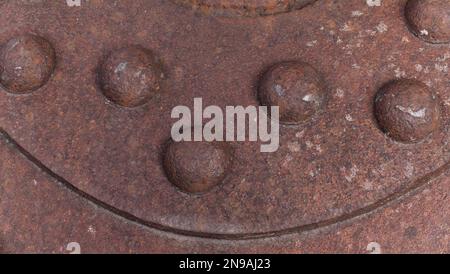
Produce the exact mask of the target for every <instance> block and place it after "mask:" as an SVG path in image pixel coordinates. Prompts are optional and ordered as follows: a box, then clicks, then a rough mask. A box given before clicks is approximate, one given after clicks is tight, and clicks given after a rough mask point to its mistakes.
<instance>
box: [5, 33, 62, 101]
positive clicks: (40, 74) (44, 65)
mask: <svg viewBox="0 0 450 274" xmlns="http://www.w3.org/2000/svg"><path fill="white" fill-rule="evenodd" d="M55 63H56V57H55V51H54V49H53V47H52V45H51V44H50V43H49V42H48V41H47V40H45V39H44V38H42V37H40V36H36V35H32V34H26V35H22V36H19V37H15V38H12V39H11V40H9V41H8V42H7V43H6V44H4V45H3V47H2V48H1V50H0V83H1V85H2V86H3V87H4V88H5V89H6V90H7V91H8V92H11V93H15V94H25V93H30V92H32V91H35V90H37V89H39V88H40V87H42V86H43V85H45V83H47V81H48V80H49V79H50V77H51V75H52V73H53V71H54V68H55Z"/></svg>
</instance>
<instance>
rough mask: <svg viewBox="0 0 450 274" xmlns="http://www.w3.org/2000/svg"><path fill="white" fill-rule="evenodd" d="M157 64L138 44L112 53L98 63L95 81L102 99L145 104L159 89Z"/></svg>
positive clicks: (161, 75) (135, 105)
mask: <svg viewBox="0 0 450 274" xmlns="http://www.w3.org/2000/svg"><path fill="white" fill-rule="evenodd" d="M163 78H164V74H163V71H162V67H161V65H160V64H159V63H158V61H157V59H156V57H155V56H154V55H153V53H152V52H151V51H150V50H147V49H144V48H142V47H139V46H135V47H128V48H123V49H120V50H117V51H114V52H112V53H111V54H110V55H109V56H108V57H107V59H106V60H105V61H104V62H103V64H102V65H101V66H100V71H99V84H100V86H101V89H102V92H103V94H104V95H105V97H106V98H108V99H109V100H110V101H112V102H113V103H115V104H117V105H120V106H123V107H130V108H133V107H138V106H141V105H144V104H145V103H147V102H148V101H149V100H150V99H151V98H152V97H153V96H154V95H155V93H157V92H159V91H160V89H161V81H162V79H163Z"/></svg>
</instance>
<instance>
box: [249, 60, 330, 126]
mask: <svg viewBox="0 0 450 274" xmlns="http://www.w3.org/2000/svg"><path fill="white" fill-rule="evenodd" d="M258 96H259V100H260V102H261V104H262V105H264V106H279V107H280V122H281V123H283V124H299V123H302V122H304V121H306V120H308V119H310V118H312V117H313V116H314V115H315V114H317V113H318V112H320V111H321V110H322V108H323V107H324V104H325V101H326V87H325V83H324V80H323V79H322V77H321V75H320V74H319V72H318V71H317V70H315V69H314V68H313V67H312V66H311V65H309V64H306V63H302V62H283V63H279V64H277V65H275V66H273V67H271V68H270V69H269V70H268V71H267V72H266V73H265V74H264V75H263V77H262V79H261V82H260V85H259V92H258Z"/></svg>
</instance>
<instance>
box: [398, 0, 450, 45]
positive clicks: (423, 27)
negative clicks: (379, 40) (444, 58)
mask: <svg viewBox="0 0 450 274" xmlns="http://www.w3.org/2000/svg"><path fill="white" fill-rule="evenodd" d="M405 16H406V19H407V21H408V25H409V28H410V29H411V31H412V32H413V33H414V34H416V35H417V36H419V37H420V38H422V39H423V40H425V41H426V42H429V43H435V44H440V43H450V1H448V0H409V1H408V3H407V4H406V10H405Z"/></svg>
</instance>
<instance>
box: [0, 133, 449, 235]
mask: <svg viewBox="0 0 450 274" xmlns="http://www.w3.org/2000/svg"><path fill="white" fill-rule="evenodd" d="M0 135H1V137H2V138H4V139H5V140H6V142H7V143H9V144H11V145H12V146H13V147H14V149H15V150H17V151H18V152H19V153H20V154H21V155H22V156H24V157H25V158H26V159H27V160H28V161H30V162H31V163H32V164H34V165H35V166H36V167H37V168H38V169H40V170H41V171H42V172H44V173H45V174H46V175H48V176H50V177H51V178H53V179H54V180H56V182H57V183H58V184H59V185H60V186H62V187H63V188H66V189H68V190H69V191H71V192H73V193H75V194H77V195H78V196H80V197H82V198H84V199H86V200H87V201H88V202H90V203H92V204H93V205H95V206H98V207H100V208H102V209H104V210H106V211H108V212H110V213H112V214H114V215H117V217H121V218H124V219H126V220H128V221H131V222H133V223H136V224H138V225H141V226H144V227H146V228H150V229H156V230H159V231H162V232H168V233H173V234H177V235H182V236H189V237H198V238H207V239H216V240H252V239H263V238H271V237H277V236H284V235H288V234H295V233H303V232H309V231H312V230H316V229H320V228H325V227H328V226H332V225H336V224H338V223H342V222H345V221H349V220H352V219H356V218H358V217H361V216H363V215H366V214H369V213H372V212H374V211H376V210H378V209H380V208H382V207H383V206H386V205H388V204H390V203H392V202H395V201H397V200H400V199H403V198H405V197H406V196H409V194H412V193H413V192H414V191H416V190H418V189H420V188H421V187H423V186H426V185H427V184H429V183H430V182H431V181H432V180H434V179H436V178H438V177H439V176H441V175H443V174H444V173H445V172H446V171H447V170H449V169H450V161H449V162H446V163H445V164H443V165H442V166H441V167H439V168H437V169H436V170H434V171H432V172H430V173H428V174H426V175H424V176H423V177H421V178H419V179H417V180H415V181H414V182H413V183H412V184H410V185H409V186H408V187H405V188H402V189H400V190H399V191H396V192H394V193H392V194H390V195H388V196H386V197H384V198H382V199H380V200H378V201H376V202H374V203H372V204H370V205H368V206H365V207H362V208H359V209H356V210H354V211H352V212H350V213H346V214H343V215H340V216H337V217H334V218H330V219H326V220H323V221H319V222H315V223H311V224H306V225H301V226H295V227H291V228H286V229H281V230H276V231H269V232H258V233H236V234H225V233H208V232H196V231H192V230H184V229H178V228H173V227H169V226H165V225H162V224H158V223H156V222H150V221H146V220H143V219H141V218H139V217H136V216H135V215H133V214H131V213H129V212H126V211H124V210H121V209H118V208H116V207H114V206H112V205H110V204H107V203H105V202H103V201H101V200H99V199H98V198H95V197H94V196H92V195H90V194H88V193H86V192H84V191H83V190H81V189H79V188H77V187H75V186H74V185H73V184H71V183H70V182H69V181H67V180H66V179H64V178H63V177H62V176H60V175H58V174H56V173H55V172H53V171H52V170H51V169H50V168H48V167H47V166H46V165H45V164H43V163H42V162H41V161H39V160H38V159H37V158H36V157H34V156H33V155H32V154H31V153H30V152H28V151H27V150H26V149H25V148H23V147H22V146H21V145H20V144H19V143H17V142H16V141H15V140H14V139H13V138H12V137H11V136H10V135H9V134H8V133H7V132H6V131H5V130H4V129H3V128H0Z"/></svg>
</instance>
